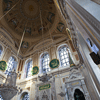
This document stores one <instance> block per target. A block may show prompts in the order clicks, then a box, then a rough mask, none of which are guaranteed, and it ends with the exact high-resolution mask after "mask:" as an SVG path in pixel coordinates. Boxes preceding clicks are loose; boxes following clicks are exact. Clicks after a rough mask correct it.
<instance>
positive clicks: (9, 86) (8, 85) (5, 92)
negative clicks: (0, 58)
mask: <svg viewBox="0 0 100 100" xmlns="http://www.w3.org/2000/svg"><path fill="white" fill-rule="evenodd" d="M16 78H17V73H16V72H15V70H13V71H11V72H10V73H9V74H8V75H7V78H6V81H5V83H4V84H0V91H1V95H2V98H3V99H4V100H11V99H12V98H13V97H14V96H15V95H16V94H17V93H18V94H19V93H21V91H22V89H20V88H18V87H17V86H16Z"/></svg>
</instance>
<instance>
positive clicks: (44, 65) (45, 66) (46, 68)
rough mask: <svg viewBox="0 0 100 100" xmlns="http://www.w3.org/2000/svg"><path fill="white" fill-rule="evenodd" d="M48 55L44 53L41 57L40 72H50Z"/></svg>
mask: <svg viewBox="0 0 100 100" xmlns="http://www.w3.org/2000/svg"><path fill="white" fill-rule="evenodd" d="M49 61H50V59H49V54H48V53H44V54H43V55H42V56H41V67H42V72H43V73H44V72H48V71H50V67H49Z"/></svg>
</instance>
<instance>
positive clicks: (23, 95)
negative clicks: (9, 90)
mask: <svg viewBox="0 0 100 100" xmlns="http://www.w3.org/2000/svg"><path fill="white" fill-rule="evenodd" d="M22 100H29V94H28V93H27V92H25V93H23V94H22Z"/></svg>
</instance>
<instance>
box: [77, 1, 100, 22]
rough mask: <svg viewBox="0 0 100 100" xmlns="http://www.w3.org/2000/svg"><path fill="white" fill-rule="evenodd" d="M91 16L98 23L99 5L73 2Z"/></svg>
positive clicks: (89, 2)
mask: <svg viewBox="0 0 100 100" xmlns="http://www.w3.org/2000/svg"><path fill="white" fill-rule="evenodd" d="M75 1H76V2H77V3H78V4H79V5H81V6H82V7H83V8H84V9H85V10H87V11H88V12H89V13H90V14H91V15H93V16H94V17H95V18H96V19H97V20H98V21H100V5H99V4H97V3H95V2H93V1H91V0H75Z"/></svg>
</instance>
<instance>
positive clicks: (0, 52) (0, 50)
mask: <svg viewBox="0 0 100 100" xmlns="http://www.w3.org/2000/svg"><path fill="white" fill-rule="evenodd" d="M2 51H3V48H2V46H1V45H0V57H1V55H2Z"/></svg>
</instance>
